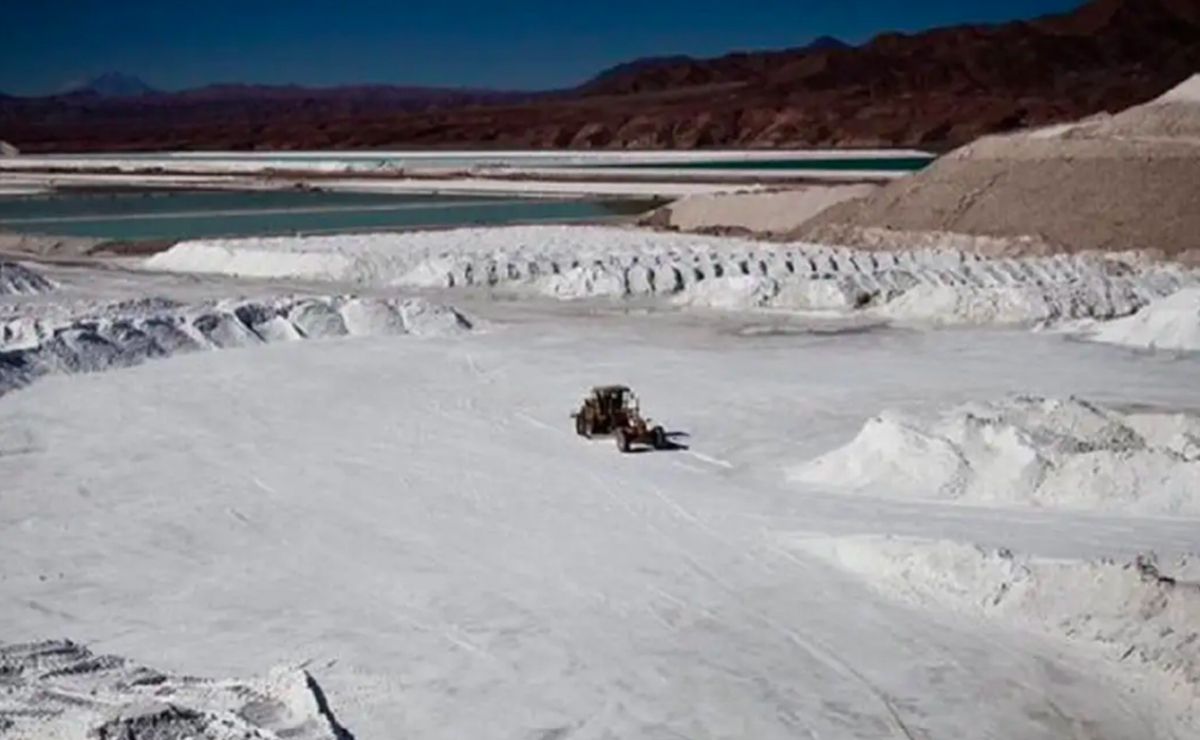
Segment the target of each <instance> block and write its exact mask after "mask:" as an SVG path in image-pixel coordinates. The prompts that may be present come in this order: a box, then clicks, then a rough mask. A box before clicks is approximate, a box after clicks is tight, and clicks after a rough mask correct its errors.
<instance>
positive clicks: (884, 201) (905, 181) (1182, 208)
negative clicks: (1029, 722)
mask: <svg viewBox="0 0 1200 740" xmlns="http://www.w3.org/2000/svg"><path fill="white" fill-rule="evenodd" d="M1198 88H1200V75H1197V76H1194V77H1192V78H1190V79H1188V80H1185V81H1184V82H1182V83H1181V84H1180V85H1179V86H1177V87H1176V88H1175V89H1173V90H1171V91H1169V92H1167V93H1166V94H1164V95H1163V96H1161V97H1159V98H1157V99H1155V100H1151V101H1149V102H1147V103H1144V104H1142V105H1138V106H1134V107H1132V108H1129V109H1127V110H1125V111H1122V112H1120V113H1117V114H1116V115H1112V116H1097V117H1094V118H1092V119H1089V120H1086V121H1081V122H1078V123H1076V124H1074V125H1065V126H1056V127H1053V128H1050V129H1042V130H1035V131H1021V132H1017V133H1013V134H1006V135H998V136H988V137H984V138H982V139H979V140H978V141H975V142H973V143H971V144H969V145H967V146H965V147H962V148H960V149H958V150H956V151H954V152H951V153H949V154H947V155H945V156H943V157H941V158H939V159H938V160H936V161H935V162H934V163H933V164H932V165H931V166H929V167H928V168H926V169H924V170H922V171H920V172H918V173H916V174H914V175H912V176H910V177H904V178H901V179H899V180H897V181H895V182H892V183H889V184H888V185H887V186H885V187H883V188H881V189H879V190H878V191H876V192H875V193H873V194H871V195H868V196H867V197H865V198H862V199H859V200H855V201H849V202H846V203H841V204H838V205H834V206H832V207H830V208H829V209H827V210H825V211H823V212H821V213H820V214H818V215H817V216H815V217H814V218H812V219H810V220H809V221H807V222H805V223H804V224H803V225H802V226H801V227H800V228H799V229H798V230H797V231H796V232H795V233H794V234H793V236H795V237H796V238H800V239H805V240H809V241H821V242H826V243H834V244H846V245H854V246H859V247H864V248H870V247H875V248H883V249H897V248H903V247H909V246H914V245H917V244H922V243H927V242H928V241H929V239H930V238H931V235H944V234H947V233H950V234H959V235H968V236H974V237H985V238H990V239H991V242H990V243H983V242H980V243H978V244H977V245H976V247H977V248H978V249H979V250H984V251H983V252H981V253H989V254H996V253H1003V254H1010V255H1011V254H1016V253H1024V254H1028V253H1046V252H1048V251H1055V252H1057V251H1068V252H1074V251H1079V250H1102V251H1125V250H1138V251H1144V252H1146V253H1148V254H1153V255H1157V256H1159V257H1164V258H1167V259H1178V260H1182V261H1187V262H1193V263H1195V262H1200V237H1198V236H1197V235H1198V234H1200V188H1197V187H1196V183H1197V182H1200V95H1197V94H1196V91H1197V89H1198Z"/></svg>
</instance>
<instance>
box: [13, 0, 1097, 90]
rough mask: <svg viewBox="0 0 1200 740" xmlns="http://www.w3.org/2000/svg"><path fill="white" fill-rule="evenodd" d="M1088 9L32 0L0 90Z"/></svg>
mask: <svg viewBox="0 0 1200 740" xmlns="http://www.w3.org/2000/svg"><path fill="white" fill-rule="evenodd" d="M1076 4H1078V0H975V2H971V3H967V2H962V0H908V2H906V3H900V2H896V0H808V1H807V2H804V1H803V0H740V1H738V0H691V2H680V1H676V0H605V1H603V2H590V3H579V2H561V1H559V2H553V1H550V0H496V1H495V2H484V1H483V0H420V1H419V2H414V1H413V0H408V1H407V2H406V1H405V0H393V1H392V2H385V1H383V0H240V1H233V0H198V1H197V2H189V3H186V4H184V3H181V2H173V1H172V0H165V1H164V0H20V1H19V2H14V3H11V4H10V7H8V8H6V9H5V13H4V15H5V25H6V26H7V31H8V32H7V33H5V34H4V35H5V37H6V38H5V40H4V43H3V44H0V91H2V92H6V93H9V94H18V95H34V94H43V93H47V92H54V91H56V90H58V89H61V88H62V87H63V86H64V85H65V84H67V83H69V82H71V81H73V80H76V79H80V78H84V77H88V76H92V75H95V74H99V73H101V72H109V71H120V72H126V73H129V74H133V75H137V76H139V77H141V78H142V79H144V80H146V81H147V82H148V83H150V84H151V85H153V86H155V87H159V88H162V89H167V90H173V89H180V88H185V87H194V86H198V85H203V84H207V83H211V82H251V83H265V84H286V83H293V82H294V83H298V84H305V85H317V86H323V85H335V84H344V83H371V82H383V83H396V84H418V85H445V86H459V85H463V86H475V87H494V88H506V89H545V88H551V87H559V86H568V85H573V84H576V83H578V82H581V81H583V80H584V79H586V78H587V77H589V76H591V75H592V74H593V73H595V72H597V71H599V70H600V69H602V68H604V67H607V66H610V65H612V64H615V63H618V62H622V61H628V60H630V59H633V58H637V57H643V56H653V55H660V54H691V55H695V56H714V55H718V54H721V53H724V52H726V51H731V50H737V49H744V50H750V49H764V48H782V47H787V46H798V45H802V44H804V43H806V42H807V41H808V40H810V39H811V38H813V37H815V36H819V35H822V34H829V35H834V36H838V37H840V38H842V39H845V40H847V41H851V42H859V41H864V40H866V39H868V38H870V37H871V36H872V35H873V34H875V33H877V32H879V31H881V30H885V29H898V30H910V31H913V30H919V29H922V28H927V27H930V26H935V25H945V24H950V23H959V22H963V21H996V20H1007V19H1010V18H1015V17H1029V16H1032V15H1039V14H1042V13H1045V12H1055V11H1060V10H1065V9H1068V8H1070V7H1072V6H1074V5H1076Z"/></svg>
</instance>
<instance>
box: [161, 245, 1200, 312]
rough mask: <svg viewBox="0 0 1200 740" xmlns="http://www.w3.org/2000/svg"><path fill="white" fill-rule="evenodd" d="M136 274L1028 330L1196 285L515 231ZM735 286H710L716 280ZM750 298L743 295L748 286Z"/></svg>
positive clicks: (884, 256)
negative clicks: (648, 299)
mask: <svg viewBox="0 0 1200 740" xmlns="http://www.w3.org/2000/svg"><path fill="white" fill-rule="evenodd" d="M144 265H145V268H146V269H149V270H163V271H173V272H194V273H209V274H221V275H237V276H244V277H255V278H268V277H270V278H303V279H313V280H326V281H339V282H352V283H358V284H363V285H375V286H379V285H398V286H413V287H445V288H460V287H469V286H485V287H489V288H492V289H499V290H513V291H532V292H534V293H540V294H543V295H549V296H553V297H555V298H560V299H576V298H594V297H609V298H621V297H631V296H659V295H661V296H673V297H676V298H677V299H678V302H679V303H681V304H684V305H705V306H719V307H722V308H726V309H746V308H763V307H768V308H781V309H793V310H806V309H809V308H817V309H821V310H823V309H825V308H828V307H830V306H831V305H832V306H835V307H838V308H845V309H846V310H862V311H869V312H872V313H875V314H877V315H879V316H881V317H885V318H888V319H892V320H898V321H914V322H933V323H958V324H962V323H966V324H994V323H1003V324H1037V323H1043V324H1044V323H1051V322H1055V321H1061V320H1068V319H1083V318H1097V319H1104V318H1113V317H1118V316H1124V315H1128V314H1130V313H1132V312H1133V311H1135V310H1137V309H1138V308H1139V307H1141V306H1143V305H1145V304H1146V303H1148V302H1149V301H1150V300H1152V299H1154V298H1157V297H1160V296H1163V295H1167V294H1169V293H1170V292H1173V291H1175V290H1178V289H1179V288H1180V287H1182V286H1185V285H1192V284H1195V283H1196V282H1198V281H1200V273H1196V272H1194V271H1186V270H1183V269H1181V268H1176V267H1172V266H1168V265H1157V266H1152V267H1141V268H1135V267H1132V266H1129V265H1125V264H1120V263H1117V262H1114V261H1106V260H1102V259H1097V258H1095V257H1084V256H1065V255H1059V256H1054V257H1046V258H1022V259H985V258H981V257H977V256H973V255H970V254H968V253H966V252H960V251H953V250H925V251H910V252H882V251H865V252H859V251H854V250H847V249H834V248H829V247H823V246H819V245H812V244H801V243H796V244H772V243H765V242H757V241H753V240H747V239H730V238H721V237H706V236H697V235H682V234H659V233H653V232H647V231H642V230H636V229H625V228H611V227H595V226H520V227H508V228H498V229H469V228H468V229H454V230H448V231H437V232H417V233H406V234H366V235H348V236H330V237H309V238H304V239H293V238H270V239H241V240H203V241H192V242H184V243H181V244H178V245H176V246H174V247H172V248H171V249H169V250H167V251H166V252H163V253H160V254H157V255H154V256H153V257H150V258H148V259H147V260H146V261H145V263H144ZM729 277H733V278H738V279H737V280H732V281H731V280H723V281H717V282H710V281H712V280H714V279H719V278H729ZM742 278H750V279H753V280H755V281H759V283H757V287H754V288H750V287H749V286H751V284H752V283H751V280H743V279H742Z"/></svg>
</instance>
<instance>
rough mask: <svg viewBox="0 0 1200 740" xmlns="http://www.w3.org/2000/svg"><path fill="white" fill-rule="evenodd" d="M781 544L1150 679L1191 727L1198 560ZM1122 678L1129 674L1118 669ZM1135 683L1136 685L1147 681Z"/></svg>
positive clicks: (879, 586)
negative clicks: (1067, 644) (1136, 668)
mask: <svg viewBox="0 0 1200 740" xmlns="http://www.w3.org/2000/svg"><path fill="white" fill-rule="evenodd" d="M788 544H789V545H790V546H793V547H796V548H797V549H800V550H802V551H804V552H806V553H808V554H810V555H814V556H817V557H819V558H822V559H824V560H826V561H828V562H830V563H832V564H834V565H836V566H838V567H841V568H844V569H846V570H848V571H849V572H851V573H853V574H855V575H857V576H859V577H862V578H863V579H864V580H865V581H866V582H867V583H868V585H870V586H871V587H872V588H873V589H875V590H876V591H878V592H881V593H883V594H884V595H886V596H888V597H891V598H895V599H899V600H901V601H905V602H908V603H911V604H914V605H917V606H921V607H932V608H938V609H947V610H950V611H953V612H958V613H962V614H965V615H969V616H972V617H976V618H982V619H989V620H995V621H998V622H1001V623H1004V624H1006V625H1008V626H1012V627H1018V628H1024V629H1030V630H1034V631H1037V632H1041V633H1043V634H1047V635H1050V636H1053V637H1056V638H1060V639H1065V640H1069V641H1071V642H1073V643H1076V644H1079V645H1081V646H1082V647H1086V648H1090V649H1093V650H1096V651H1098V652H1100V653H1101V654H1102V655H1103V656H1105V657H1106V658H1108V659H1110V660H1112V661H1114V662H1120V663H1121V664H1122V665H1123V666H1127V665H1128V664H1129V663H1131V662H1136V663H1137V664H1140V665H1141V666H1143V667H1145V668H1148V669H1151V670H1152V671H1153V672H1154V674H1155V675H1156V678H1157V679H1158V680H1156V681H1155V683H1158V684H1159V685H1160V687H1161V689H1162V694H1164V695H1166V696H1168V697H1169V699H1168V700H1167V701H1174V702H1177V703H1175V704H1174V706H1172V707H1170V709H1169V710H1168V711H1169V714H1168V715H1165V716H1171V717H1172V718H1173V719H1175V720H1177V721H1179V722H1180V723H1181V724H1191V725H1192V726H1193V727H1194V726H1195V724H1196V722H1197V720H1198V719H1200V717H1198V715H1197V711H1196V710H1197V708H1198V707H1200V703H1198V702H1197V698H1198V695H1197V688H1198V687H1200V558H1197V557H1196V556H1191V555H1189V556H1182V557H1178V558H1174V559H1171V560H1169V561H1168V560H1164V561H1163V562H1161V563H1160V562H1159V561H1158V558H1157V557H1155V556H1154V555H1153V554H1147V555H1143V556H1139V557H1138V558H1135V559H1133V560H1132V561H1129V562H1123V563H1118V562H1115V561H1112V560H1092V561H1083V560H1048V559H1043V558H1034V557H1029V556H1023V555H1017V554H1014V553H1012V552H1010V551H1008V550H1003V549H1001V550H993V549H984V548H980V547H976V546H972V545H968V544H963V543H958V542H950V541H937V540H915V539H902V538H891V537H888V538H884V537H871V536H863V537H847V538H836V539H831V538H825V537H812V538H807V537H802V538H795V539H789V540H788ZM1122 670H1123V671H1128V668H1127V667H1125V668H1123V669H1122ZM1143 676H1144V674H1141V673H1139V674H1138V679H1139V680H1145V679H1144V677H1143Z"/></svg>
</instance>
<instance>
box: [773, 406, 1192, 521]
mask: <svg viewBox="0 0 1200 740" xmlns="http://www.w3.org/2000/svg"><path fill="white" fill-rule="evenodd" d="M789 476H790V478H791V479H792V480H794V481H797V482H802V483H807V484H811V485H818V486H828V487H832V488H837V489H849V490H853V491H859V492H865V493H870V494H872V495H878V496H887V497H900V498H908V499H935V500H946V501H959V502H964V503H974V504H991V505H1001V506H1004V505H1022V506H1036V507H1055V508H1068V509H1085V510H1096V511H1124V512H1136V513H1138V514H1146V515H1188V516H1200V418H1197V417H1194V416H1185V415H1182V414H1155V413H1130V414H1126V413H1121V412H1119V411H1115V410H1113V409H1109V408H1104V407H1102V406H1098V405H1095V404H1091V403H1087V402H1085V401H1082V400H1079V399H1076V398H1067V399H1042V398H1023V397H1018V398H1013V399H1006V400H1003V401H997V402H992V403H971V404H966V405H962V406H954V407H951V408H948V409H944V410H941V411H939V412H935V413H932V414H927V413H921V414H917V413H907V412H899V411H886V412H884V413H882V414H880V415H878V416H876V417H874V418H872V419H870V420H868V421H867V423H866V424H865V425H864V426H863V427H862V430H861V431H860V432H859V433H858V435H857V436H856V437H855V438H854V439H853V440H851V441H850V442H849V443H847V444H846V445H844V446H843V447H840V448H838V449H835V450H833V451H831V452H829V453H826V454H824V455H822V456H820V457H818V458H816V459H815V460H812V461H809V462H807V463H804V464H802V465H799V466H796V467H795V468H793V469H792V470H791V471H790V473H789Z"/></svg>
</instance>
